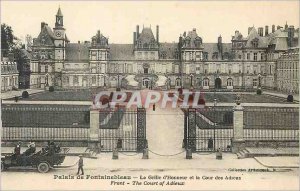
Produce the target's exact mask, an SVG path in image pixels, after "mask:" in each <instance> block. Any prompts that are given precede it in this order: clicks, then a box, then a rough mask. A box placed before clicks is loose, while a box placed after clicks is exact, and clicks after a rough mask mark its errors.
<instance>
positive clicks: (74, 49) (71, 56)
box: [66, 43, 90, 62]
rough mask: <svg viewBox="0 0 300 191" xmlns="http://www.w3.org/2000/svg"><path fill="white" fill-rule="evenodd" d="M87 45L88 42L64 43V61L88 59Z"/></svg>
mask: <svg viewBox="0 0 300 191" xmlns="http://www.w3.org/2000/svg"><path fill="white" fill-rule="evenodd" d="M89 46H90V44H79V43H68V44H66V61H73V62H79V61H87V60H89Z"/></svg>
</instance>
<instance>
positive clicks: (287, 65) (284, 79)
mask: <svg viewBox="0 0 300 191" xmlns="http://www.w3.org/2000/svg"><path fill="white" fill-rule="evenodd" d="M276 87H277V90H279V91H281V92H285V93H296V94H298V93H299V48H293V49H289V51H287V52H286V53H284V54H282V55H281V56H280V57H279V59H278V60H277V69H276Z"/></svg>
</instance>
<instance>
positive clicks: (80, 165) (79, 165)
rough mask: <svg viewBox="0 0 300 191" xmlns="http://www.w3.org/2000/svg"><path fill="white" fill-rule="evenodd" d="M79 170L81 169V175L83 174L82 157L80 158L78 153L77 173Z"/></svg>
mask: <svg viewBox="0 0 300 191" xmlns="http://www.w3.org/2000/svg"><path fill="white" fill-rule="evenodd" d="M79 171H81V175H84V172H83V158H82V155H79V160H78V171H77V175H78V174H79Z"/></svg>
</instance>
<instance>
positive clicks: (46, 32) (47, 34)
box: [33, 23, 55, 46]
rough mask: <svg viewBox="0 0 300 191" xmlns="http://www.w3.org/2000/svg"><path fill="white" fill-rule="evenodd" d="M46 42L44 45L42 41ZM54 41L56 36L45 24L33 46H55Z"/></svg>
mask: <svg viewBox="0 0 300 191" xmlns="http://www.w3.org/2000/svg"><path fill="white" fill-rule="evenodd" d="M43 37H44V40H45V42H44V43H43V44H42V43H41V42H42V40H43ZM54 39H55V35H54V33H53V31H52V29H51V28H50V27H49V26H48V24H46V23H45V25H44V27H43V28H42V29H41V32H40V34H39V36H38V37H37V38H34V40H33V45H34V46H40V45H49V46H54Z"/></svg>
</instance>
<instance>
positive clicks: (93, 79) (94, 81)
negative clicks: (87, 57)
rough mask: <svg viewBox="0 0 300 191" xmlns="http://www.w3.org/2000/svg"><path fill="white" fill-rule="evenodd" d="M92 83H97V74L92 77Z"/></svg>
mask: <svg viewBox="0 0 300 191" xmlns="http://www.w3.org/2000/svg"><path fill="white" fill-rule="evenodd" d="M92 84H96V76H93V77H92Z"/></svg>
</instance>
